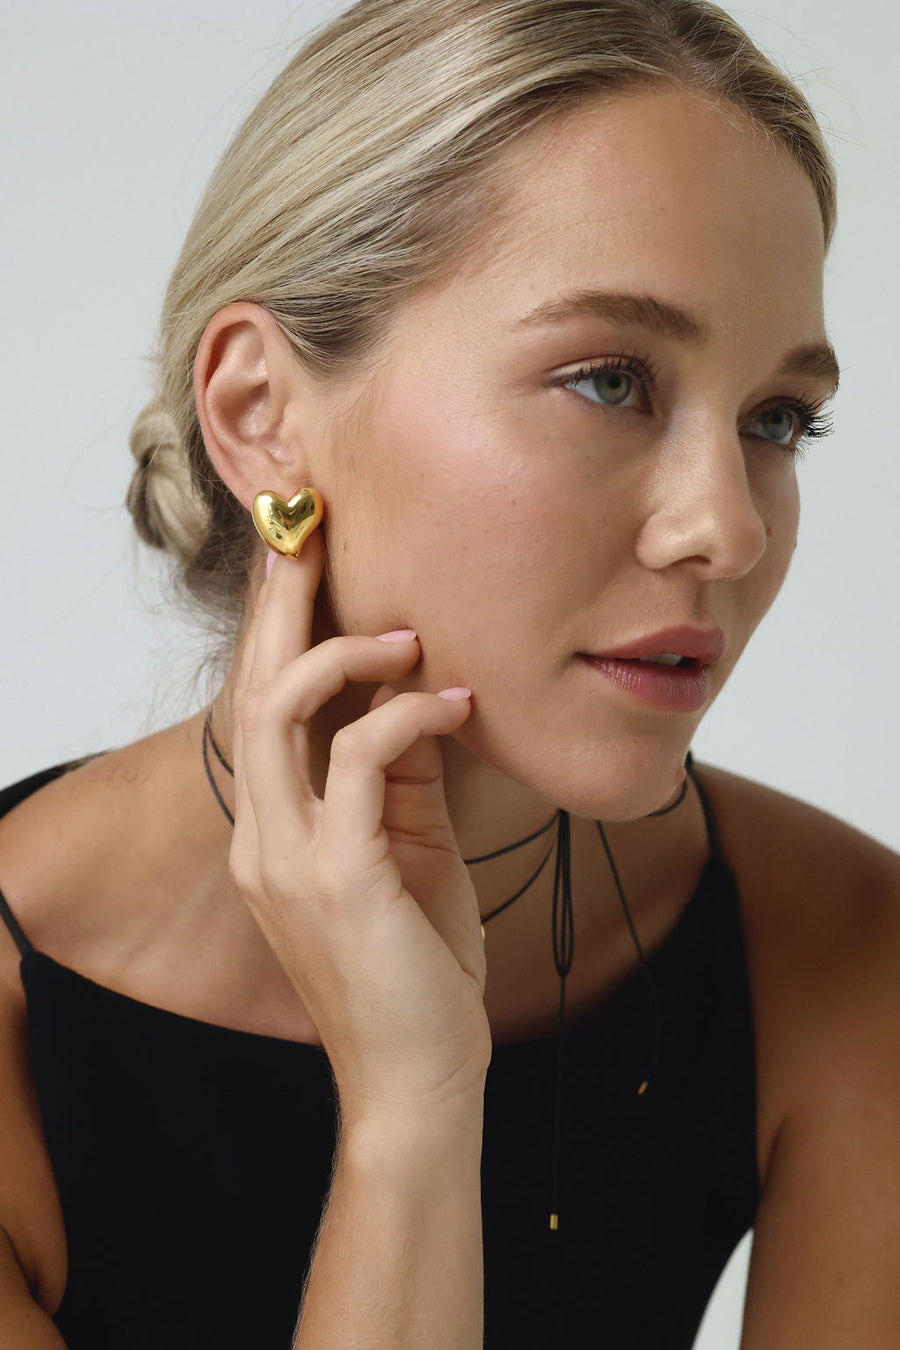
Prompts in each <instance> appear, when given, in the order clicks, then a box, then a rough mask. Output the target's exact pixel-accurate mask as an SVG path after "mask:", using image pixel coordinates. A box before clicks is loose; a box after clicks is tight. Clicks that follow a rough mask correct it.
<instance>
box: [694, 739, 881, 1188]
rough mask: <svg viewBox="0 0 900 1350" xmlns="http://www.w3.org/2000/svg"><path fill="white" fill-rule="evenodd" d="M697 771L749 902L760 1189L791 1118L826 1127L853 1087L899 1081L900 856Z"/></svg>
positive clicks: (807, 811)
mask: <svg viewBox="0 0 900 1350" xmlns="http://www.w3.org/2000/svg"><path fill="white" fill-rule="evenodd" d="M696 768H697V769H698V775H697V776H698V779H699V781H700V783H701V786H702V787H703V788H704V789H705V790H706V793H707V796H708V798H709V802H710V806H711V808H712V811H713V815H714V817H715V821H716V825H717V827H718V830H719V834H720V842H721V846H722V852H723V853H724V855H725V858H726V859H727V860H728V862H729V864H730V865H731V867H732V870H733V872H734V875H735V881H736V884H737V889H738V893H739V895H740V900H741V915H742V922H743V927H744V938H745V947H746V952H747V968H748V978H749V983H750V990H751V998H752V1002H753V1017H754V1031H755V1040H756V1055H757V1087H758V1094H757V1095H758V1113H759V1122H758V1129H759V1160H760V1177H761V1179H762V1180H763V1183H765V1180H766V1178H767V1176H768V1173H769V1171H770V1167H771V1163H772V1159H773V1156H774V1151H775V1144H776V1140H777V1139H778V1137H779V1135H780V1134H781V1132H782V1130H783V1128H784V1127H785V1125H786V1124H787V1123H790V1126H791V1129H794V1128H797V1129H800V1130H801V1131H802V1130H811V1129H815V1128H816V1122H817V1121H818V1122H821V1123H822V1126H821V1127H822V1128H825V1126H824V1121H825V1118H826V1116H827V1114H828V1113H829V1112H830V1111H833V1110H834V1109H835V1108H834V1106H833V1105H832V1103H833V1102H835V1101H837V1100H840V1099H841V1097H842V1095H843V1096H844V1097H845V1096H846V1092H847V1091H849V1090H852V1089H851V1087H850V1085H852V1084H853V1083H854V1082H867V1083H868V1084H869V1087H870V1088H871V1089H874V1084H875V1082H876V1081H877V1079H878V1077H879V1076H880V1075H884V1076H885V1077H893V1064H894V1062H895V1060H896V1047H897V1041H898V1035H900V1012H898V1009H900V1003H898V992H897V991H898V989H900V854H897V853H896V852H894V850H893V849H891V848H888V847H887V846H886V845H884V844H882V843H880V842H879V841H878V840H877V839H874V838H873V837H872V836H870V835H867V834H865V833H864V832H863V831H861V830H858V829H856V828H855V827H854V826H852V825H850V824H848V823H847V822H846V821H844V820H841V819H840V818H838V817H837V816H834V815H832V814H830V813H829V812H827V811H823V810H821V809H820V808H818V807H815V806H812V805H811V804H809V803H808V802H804V801H801V800H800V799H798V798H796V797H792V796H789V795H788V794H785V793H783V792H779V791H777V790H776V789H774V788H771V787H768V786H766V785H764V784H761V783H758V782H754V781H752V780H750V779H746V778H742V777H739V776H738V775H735V774H731V773H728V772H726V771H725V770H723V769H720V768H716V767H715V766H713V765H708V764H698V765H697V766H696ZM813 1104H814V1105H813ZM898 1104H900V1094H898ZM801 1122H804V1123H803V1124H801Z"/></svg>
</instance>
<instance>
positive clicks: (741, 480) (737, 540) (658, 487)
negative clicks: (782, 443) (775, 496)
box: [638, 428, 771, 578]
mask: <svg viewBox="0 0 900 1350" xmlns="http://www.w3.org/2000/svg"><path fill="white" fill-rule="evenodd" d="M750 453H751V452H749V451H748V450H747V449H746V448H745V446H744V444H743V442H742V440H741V438H740V436H738V435H737V434H736V432H734V431H733V430H732V431H731V432H730V433H722V432H721V431H720V432H717V433H710V430H709V428H707V429H706V432H705V434H702V435H700V434H697V435H695V436H694V437H692V438H691V440H690V441H689V442H688V441H687V440H681V441H680V442H679V443H677V444H674V445H670V446H667V447H665V448H664V449H663V450H662V451H661V453H660V456H659V458H658V459H656V461H655V465H654V479H653V487H652V490H651V492H650V508H649V510H648V511H647V513H646V515H645V518H644V522H643V525H642V527H641V530H640V533H639V537H638V554H639V557H640V560H641V562H642V563H643V564H644V566H645V567H649V568H654V569H659V568H663V567H668V566H671V565H672V564H673V563H676V562H682V561H685V560H691V561H694V562H698V563H702V564H704V575H705V576H706V577H707V578H712V577H730V578H739V577H742V576H745V575H746V574H747V573H748V572H749V571H751V569H752V568H753V567H755V566H756V564H757V563H758V562H759V560H760V558H761V557H762V555H763V554H764V553H765V551H766V543H767V539H768V536H769V534H770V532H771V526H770V525H768V524H767V521H766V519H765V517H764V514H763V512H765V511H766V505H767V503H769V505H771V493H770V492H769V491H768V490H766V484H765V483H764V482H763V481H762V480H760V479H759V478H758V476H755V475H752V474H751V475H750V476H749V477H748V472H747V468H748V463H749V462H750V461H749V460H748V454H750Z"/></svg>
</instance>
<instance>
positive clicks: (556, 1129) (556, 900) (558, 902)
mask: <svg viewBox="0 0 900 1350" xmlns="http://www.w3.org/2000/svg"><path fill="white" fill-rule="evenodd" d="M207 742H208V743H209V744H210V745H211V746H212V748H213V753H214V754H215V756H216V758H217V759H218V761H219V763H220V764H221V765H222V767H223V769H225V771H226V773H228V774H230V776H231V777H232V778H234V769H233V768H232V767H231V765H230V764H229V763H228V761H227V760H226V759H225V756H224V755H223V754H222V751H221V750H220V749H219V747H218V745H217V744H216V739H215V737H214V736H213V732H212V707H210V708H209V709H208V711H207V714H206V720H205V721H204V723H203V766H204V768H205V769H206V776H207V778H208V779H209V785H210V787H211V788H212V790H213V793H214V794H215V798H216V801H217V802H218V803H219V805H220V807H221V808H222V810H223V812H224V813H225V816H226V817H227V819H228V821H229V823H230V824H232V825H233V824H234V816H233V815H232V814H231V812H230V811H229V809H228V807H227V805H226V804H225V802H224V800H223V798H222V794H221V793H220V791H219V789H218V787H217V786H216V782H215V779H214V778H213V775H212V770H211V768H210V764H209V753H208V750H207ZM692 764H693V755H692V754H691V751H690V750H689V751H688V753H687V758H686V759H685V769H686V770H687V772H686V774H685V779H684V782H683V783H682V785H681V792H680V793H679V795H678V796H677V797H676V799H675V801H674V802H672V803H671V804H670V805H669V806H664V807H662V808H661V809H660V810H659V811H651V812H650V813H649V814H650V815H651V816H664V815H667V814H668V812H669V811H674V810H675V808H676V806H680V805H681V803H682V802H683V801H684V797H685V793H686V792H687V783H688V775H689V773H690V770H691V766H692ZM554 821H557V822H558V825H557V831H556V839H555V841H554V843H555V846H556V878H555V881H554V885H553V960H554V963H555V965H556V970H557V974H558V975H559V977H560V978H559V1032H558V1036H557V1057H556V1093H555V1103H554V1113H553V1170H552V1178H551V1209H550V1228H551V1230H552V1231H556V1230H557V1229H558V1227H559V1198H558V1197H559V1157H560V1135H561V1105H562V1086H563V1042H564V1039H565V1007H566V976H567V975H568V973H569V971H570V969H571V967H572V957H573V955H574V950H575V923H574V916H573V911H572V883H571V847H570V822H569V813H568V811H564V810H563V809H562V808H560V809H559V810H558V811H557V812H556V813H555V815H554V816H553V817H552V818H551V819H550V820H549V821H548V822H547V824H546V825H544V826H542V827H541V829H539V830H536V831H535V832H534V834H530V835H528V837H527V838H525V839H520V840H519V841H518V842H517V843H515V844H507V845H506V847H505V848H498V849H497V851H496V852H495V853H484V854H482V855H481V856H480V857H478V858H464V859H463V861H464V862H465V864H466V866H467V867H469V866H471V865H472V864H473V863H479V862H488V861H489V860H490V859H492V858H499V857H501V856H502V855H503V854H504V853H511V852H512V851H513V849H516V848H522V847H523V846H524V845H525V844H530V843H531V841H532V840H533V839H537V838H539V837H540V835H542V834H546V832H547V831H548V830H549V829H550V828H551V826H552V825H553V823H554ZM594 824H595V825H596V826H597V829H598V830H599V832H600V838H601V839H602V841H603V847H604V849H605V850H606V856H607V859H608V861H609V866H610V870H611V871H612V875H613V880H614V882H615V885H616V890H617V891H618V894H619V899H620V900H621V902H622V909H623V910H624V913H625V919H626V921H627V923H628V928H629V931H630V932H631V937H632V940H633V942H634V945H635V947H636V949H637V954H638V959H639V960H640V963H641V968H642V970H643V972H644V977H645V979H646V981H647V988H648V990H649V992H650V996H651V999H652V1000H653V1011H654V1017H655V1024H656V1031H655V1037H654V1043H653V1054H652V1057H651V1060H650V1068H649V1069H648V1071H647V1074H646V1076H645V1077H644V1079H643V1080H642V1082H641V1085H640V1087H639V1088H638V1096H641V1095H642V1094H643V1093H644V1092H645V1091H646V1090H647V1087H648V1086H649V1083H650V1075H651V1074H652V1073H653V1071H654V1069H655V1068H656V1061H657V1059H658V1057H659V1048H660V1040H661V1033H662V1011H661V1009H660V1004H659V997H658V995H657V992H656V987H655V985H654V983H653V980H652V978H651V975H650V969H649V967H648V965H647V962H646V960H645V958H644V953H643V950H642V948H641V944H640V942H639V940H638V935H637V932H636V931H635V927H634V923H633V922H632V918H631V914H630V912H629V909H628V904H627V902H626V900H625V893H624V891H623V890H622V883H621V881H620V880H619V873H618V871H617V870H616V865H615V862H614V861H613V856H612V853H611V852H610V847H609V843H608V842H607V838H606V835H605V834H604V832H603V826H602V825H601V824H600V821H599V820H596V821H594ZM553 848H554V844H551V845H550V848H549V849H548V850H547V852H546V853H545V854H544V857H543V859H542V861H541V863H540V865H539V867H538V869H537V871H536V872H535V873H534V874H533V876H532V877H531V878H530V879H529V880H528V881H526V883H525V885H524V886H522V887H521V889H520V890H518V891H516V893H515V895H513V896H510V898H509V900H504V902H503V904H502V905H498V906H497V908H496V909H494V910H492V911H491V913H490V914H486V915H485V916H484V919H483V920H482V924H481V936H482V937H484V925H485V924H486V923H488V922H489V921H490V920H491V919H493V918H495V917H496V915H498V914H501V913H502V912H503V910H505V909H508V908H509V906H510V905H511V904H512V903H513V902H514V901H515V900H518V899H519V897H520V896H521V895H524V894H525V892H526V891H527V890H528V888H529V887H530V886H532V885H533V884H534V882H535V881H536V880H537V878H538V877H539V876H540V874H541V872H542V871H543V870H544V867H545V865H546V863H547V860H548V858H549V857H550V854H551V853H552V852H553ZM560 893H561V894H560Z"/></svg>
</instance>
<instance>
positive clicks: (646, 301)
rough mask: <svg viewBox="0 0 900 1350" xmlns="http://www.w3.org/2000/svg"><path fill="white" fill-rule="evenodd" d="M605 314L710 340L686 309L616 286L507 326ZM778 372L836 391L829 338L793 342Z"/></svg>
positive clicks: (693, 340) (554, 303)
mask: <svg viewBox="0 0 900 1350" xmlns="http://www.w3.org/2000/svg"><path fill="white" fill-rule="evenodd" d="M586 318H589V319H606V320H607V321H609V322H612V323H618V324H623V325H628V326H629V327H632V328H646V329H647V330H648V331H649V332H651V333H657V334H659V336H660V337H667V338H675V339H676V340H678V341H680V342H687V343H690V344H691V345H693V346H695V347H702V346H704V345H705V344H706V343H708V342H709V338H710V333H709V329H708V328H707V327H706V325H705V324H704V323H702V322H701V321H700V319H698V318H697V317H696V315H694V314H691V313H690V312H689V311H688V310H686V309H681V308H680V307H679V306H678V305H672V304H668V303H667V302H666V301H665V300H657V299H656V298H655V297H654V296H652V295H631V294H628V293H625V292H621V291H575V292H573V293H571V294H569V295H564V296H561V297H560V298H559V299H557V300H551V301H549V302H548V303H547V304H544V305H539V306H538V308H537V309H534V310H532V311H531V313H530V314H526V315H525V316H524V318H521V319H518V320H517V321H516V322H515V323H514V324H512V325H511V331H513V332H518V331H520V330H522V329H531V328H545V327H555V326H558V325H560V324H564V323H567V322H569V321H571V320H573V319H586ZM777 373H778V374H779V375H807V376H809V377H810V378H812V379H816V380H827V381H828V382H829V384H830V393H831V394H835V393H837V388H838V384H839V383H840V378H841V368H840V366H839V365H838V359H837V355H836V353H835V350H834V348H833V347H832V345H831V343H830V342H814V343H809V344H808V345H805V346H800V347H794V348H792V350H791V351H789V352H788V353H787V355H786V356H785V358H784V360H783V361H782V363H781V367H780V369H779V370H778V372H777Z"/></svg>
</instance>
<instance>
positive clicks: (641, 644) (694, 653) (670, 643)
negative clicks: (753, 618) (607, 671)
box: [584, 624, 725, 666]
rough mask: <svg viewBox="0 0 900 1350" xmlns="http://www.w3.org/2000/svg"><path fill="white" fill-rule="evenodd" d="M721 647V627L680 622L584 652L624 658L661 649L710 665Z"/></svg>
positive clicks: (660, 650)
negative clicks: (645, 635)
mask: <svg viewBox="0 0 900 1350" xmlns="http://www.w3.org/2000/svg"><path fill="white" fill-rule="evenodd" d="M724 650H725V634H724V633H723V632H722V630H721V628H706V629H704V628H689V627H687V626H685V625H683V624H682V625H679V627H677V628H663V629H661V630H660V631H659V632H658V633H650V634H648V636H647V637H639V638H635V639H634V641H633V642H626V643H624V644H623V645H622V646H621V647H612V648H610V649H609V650H608V651H605V652H585V653H584V655H586V656H613V657H617V658H619V659H620V660H623V661H627V660H635V659H636V658H637V657H639V656H659V654H660V653H661V652H671V653H672V654H676V653H677V655H678V656H688V657H690V658H691V659H692V660H694V661H697V662H698V663H699V664H700V665H702V666H711V665H713V663H714V662H716V661H718V659H719V657H720V656H721V655H722V653H723V652H724Z"/></svg>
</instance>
